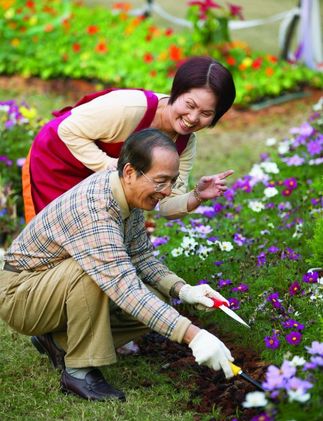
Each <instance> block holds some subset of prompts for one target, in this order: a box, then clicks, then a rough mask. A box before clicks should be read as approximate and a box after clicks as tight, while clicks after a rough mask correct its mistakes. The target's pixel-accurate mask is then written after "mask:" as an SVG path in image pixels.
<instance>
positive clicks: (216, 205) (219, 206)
mask: <svg viewBox="0 0 323 421" xmlns="http://www.w3.org/2000/svg"><path fill="white" fill-rule="evenodd" d="M223 209H224V206H223V205H222V204H221V203H214V205H213V211H214V213H215V214H218V213H220V212H221V211H222V210H223Z"/></svg>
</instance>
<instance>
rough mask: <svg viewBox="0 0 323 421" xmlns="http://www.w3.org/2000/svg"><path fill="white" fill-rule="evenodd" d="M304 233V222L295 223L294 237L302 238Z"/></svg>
mask: <svg viewBox="0 0 323 421" xmlns="http://www.w3.org/2000/svg"><path fill="white" fill-rule="evenodd" d="M302 235H303V224H302V223H299V224H296V225H295V232H294V234H293V235H292V237H293V238H301V236H302Z"/></svg>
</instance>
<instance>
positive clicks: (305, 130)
mask: <svg viewBox="0 0 323 421" xmlns="http://www.w3.org/2000/svg"><path fill="white" fill-rule="evenodd" d="M290 133H291V134H300V135H301V136H304V137H309V136H312V135H313V134H314V133H315V129H314V128H313V127H312V126H311V125H310V124H309V123H308V122H305V123H303V124H302V125H301V126H300V127H292V128H291V129H290Z"/></svg>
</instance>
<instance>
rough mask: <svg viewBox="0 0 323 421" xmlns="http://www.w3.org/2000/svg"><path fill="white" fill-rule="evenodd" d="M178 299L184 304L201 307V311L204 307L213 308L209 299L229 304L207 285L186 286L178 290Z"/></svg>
mask: <svg viewBox="0 0 323 421" xmlns="http://www.w3.org/2000/svg"><path fill="white" fill-rule="evenodd" d="M178 297H179V299H180V300H181V301H183V302H184V303H187V304H195V305H202V306H203V307H204V308H203V307H202V309H205V307H207V308H212V307H213V301H212V300H211V298H209V297H213V298H217V299H218V300H222V301H225V302H227V303H228V304H229V302H228V301H227V300H226V299H225V298H224V297H223V296H222V295H221V294H219V293H218V292H217V291H215V290H214V289H213V288H211V287H210V286H209V285H207V284H202V285H197V286H194V287H193V286H191V285H188V284H186V285H184V286H182V288H181V289H180V290H179V294H178ZM198 308H199V307H198Z"/></svg>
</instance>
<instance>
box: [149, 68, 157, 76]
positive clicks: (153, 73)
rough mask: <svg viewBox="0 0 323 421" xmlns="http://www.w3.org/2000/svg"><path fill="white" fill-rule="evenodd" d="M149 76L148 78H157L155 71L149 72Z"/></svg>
mask: <svg viewBox="0 0 323 421" xmlns="http://www.w3.org/2000/svg"><path fill="white" fill-rule="evenodd" d="M149 74H150V76H151V77H156V76H157V70H155V69H154V70H151V71H150V72H149Z"/></svg>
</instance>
